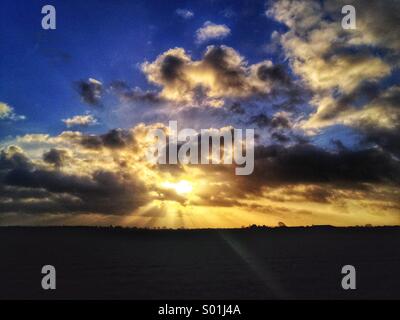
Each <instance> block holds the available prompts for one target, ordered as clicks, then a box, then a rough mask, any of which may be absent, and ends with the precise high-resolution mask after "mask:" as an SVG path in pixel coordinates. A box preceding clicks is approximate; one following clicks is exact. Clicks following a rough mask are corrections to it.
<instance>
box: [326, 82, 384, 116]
mask: <svg viewBox="0 0 400 320" xmlns="http://www.w3.org/2000/svg"><path fill="white" fill-rule="evenodd" d="M380 93H381V89H380V88H379V84H377V83H376V82H375V83H374V82H368V81H364V82H362V83H360V85H359V86H357V87H356V88H355V89H354V90H353V91H351V92H350V93H347V94H342V95H340V96H339V97H337V99H336V100H335V104H334V105H333V106H332V107H330V108H328V109H327V110H326V111H325V112H321V113H320V116H319V118H320V119H321V120H331V119H334V118H335V117H337V116H338V115H339V114H340V113H341V112H345V111H348V110H349V109H350V108H354V107H355V104H357V103H362V104H367V103H369V102H370V101H372V100H373V99H375V98H377V97H379V95H380Z"/></svg>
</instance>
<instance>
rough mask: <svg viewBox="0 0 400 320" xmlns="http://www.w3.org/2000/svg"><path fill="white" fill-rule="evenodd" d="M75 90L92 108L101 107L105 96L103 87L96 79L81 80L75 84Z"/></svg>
mask: <svg viewBox="0 0 400 320" xmlns="http://www.w3.org/2000/svg"><path fill="white" fill-rule="evenodd" d="M74 86H75V89H76V91H77V92H78V94H79V95H80V97H81V99H82V101H83V102H85V103H86V104H88V105H91V106H100V105H101V103H100V101H101V97H102V94H103V85H102V84H101V83H100V82H99V81H97V80H94V79H89V80H87V81H84V80H81V81H78V82H76V83H75V85H74Z"/></svg>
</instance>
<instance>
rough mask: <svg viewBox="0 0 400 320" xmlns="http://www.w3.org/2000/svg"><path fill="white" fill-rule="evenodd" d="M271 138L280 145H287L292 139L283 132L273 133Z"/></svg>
mask: <svg viewBox="0 0 400 320" xmlns="http://www.w3.org/2000/svg"><path fill="white" fill-rule="evenodd" d="M271 138H272V139H274V140H275V141H277V142H280V143H285V142H289V141H290V138H289V137H288V136H287V135H285V134H284V133H281V132H273V133H272V135H271Z"/></svg>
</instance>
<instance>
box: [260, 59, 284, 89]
mask: <svg viewBox="0 0 400 320" xmlns="http://www.w3.org/2000/svg"><path fill="white" fill-rule="evenodd" d="M257 76H258V77H259V78H260V80H262V81H272V82H275V83H279V84H281V85H291V78H290V76H289V75H288V73H287V72H286V69H285V68H284V67H283V66H282V65H279V64H278V65H274V66H267V65H262V66H260V67H259V68H258V70H257Z"/></svg>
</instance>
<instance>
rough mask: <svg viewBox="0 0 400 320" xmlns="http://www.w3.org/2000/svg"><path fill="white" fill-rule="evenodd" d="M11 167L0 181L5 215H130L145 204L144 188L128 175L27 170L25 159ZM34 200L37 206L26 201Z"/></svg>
mask: <svg viewBox="0 0 400 320" xmlns="http://www.w3.org/2000/svg"><path fill="white" fill-rule="evenodd" d="M12 158H13V159H15V158H16V156H15V155H14V156H13V157H12ZM2 160H3V159H2ZM8 164H9V166H8V169H9V170H7V172H3V174H2V175H1V181H0V190H2V191H3V192H2V194H1V196H0V199H1V200H4V199H8V200H7V201H2V205H1V209H0V212H2V213H6V212H7V213H15V212H19V213H28V214H29V213H102V214H128V213H130V212H132V211H133V210H134V209H136V208H137V207H138V206H140V205H141V204H143V203H145V202H146V195H145V191H146V190H145V187H144V186H143V185H142V184H141V183H139V182H138V181H136V180H135V178H134V177H130V176H128V175H123V174H119V173H114V172H110V171H105V170H97V171H95V172H93V173H92V174H91V175H82V176H80V175H77V174H67V173H64V172H61V171H59V170H48V169H43V168H40V167H35V166H33V165H30V166H28V165H27V164H26V159H24V163H21V162H18V161H11V162H8ZM31 198H34V199H35V202H28V201H26V200H27V199H31ZM10 200H11V201H10Z"/></svg>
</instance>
